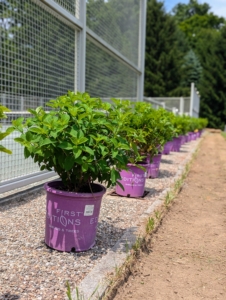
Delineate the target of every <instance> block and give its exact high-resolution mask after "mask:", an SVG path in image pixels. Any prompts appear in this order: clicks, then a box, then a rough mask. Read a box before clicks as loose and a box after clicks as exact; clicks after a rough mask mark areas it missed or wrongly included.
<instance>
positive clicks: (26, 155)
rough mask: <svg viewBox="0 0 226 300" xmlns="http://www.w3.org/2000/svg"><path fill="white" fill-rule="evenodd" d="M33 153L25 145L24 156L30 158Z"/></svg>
mask: <svg viewBox="0 0 226 300" xmlns="http://www.w3.org/2000/svg"><path fill="white" fill-rule="evenodd" d="M30 155H31V153H30V151H29V150H28V149H27V147H24V157H25V158H28V157H29V156H30Z"/></svg>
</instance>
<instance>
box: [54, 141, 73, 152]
mask: <svg viewBox="0 0 226 300" xmlns="http://www.w3.org/2000/svg"><path fill="white" fill-rule="evenodd" d="M58 147H59V148H61V149H65V150H71V149H73V145H72V144H71V143H69V142H62V143H60V144H59V145H58Z"/></svg>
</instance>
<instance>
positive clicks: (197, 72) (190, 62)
mask: <svg viewBox="0 0 226 300" xmlns="http://www.w3.org/2000/svg"><path fill="white" fill-rule="evenodd" d="M184 60H185V61H184V65H183V66H182V67H183V70H184V72H185V73H186V78H185V80H184V82H183V83H182V84H183V85H184V86H187V87H190V86H191V83H192V82H194V83H195V85H196V86H197V85H198V83H199V81H200V78H201V75H202V66H201V63H200V60H199V58H198V57H197V55H196V54H195V52H194V51H193V50H190V51H188V53H187V54H186V55H185V58H184Z"/></svg>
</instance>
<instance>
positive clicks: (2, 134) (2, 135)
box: [0, 132, 9, 141]
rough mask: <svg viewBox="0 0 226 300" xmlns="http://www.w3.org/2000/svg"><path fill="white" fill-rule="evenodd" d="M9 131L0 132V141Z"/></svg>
mask: <svg viewBox="0 0 226 300" xmlns="http://www.w3.org/2000/svg"><path fill="white" fill-rule="evenodd" d="M7 135H9V133H7V132H0V141H1V140H3V139H4V138H5V137H6V136H7Z"/></svg>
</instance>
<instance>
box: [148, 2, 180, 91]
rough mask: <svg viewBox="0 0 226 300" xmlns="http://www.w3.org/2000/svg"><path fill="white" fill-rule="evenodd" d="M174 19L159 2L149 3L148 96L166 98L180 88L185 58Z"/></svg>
mask: <svg viewBox="0 0 226 300" xmlns="http://www.w3.org/2000/svg"><path fill="white" fill-rule="evenodd" d="M177 38H178V31H177V27H176V23H175V21H174V20H173V18H172V17H171V16H170V15H168V14H167V13H166V12H165V10H164V4H163V3H162V2H157V0H149V1H148V3H147V26H146V54H145V95H146V96H149V97H151V96H167V95H168V94H170V93H171V94H172V93H173V91H174V90H175V89H176V88H177V87H178V86H179V85H180V80H181V65H182V58H183V54H182V52H181V51H180V50H179V47H178V40H177Z"/></svg>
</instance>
